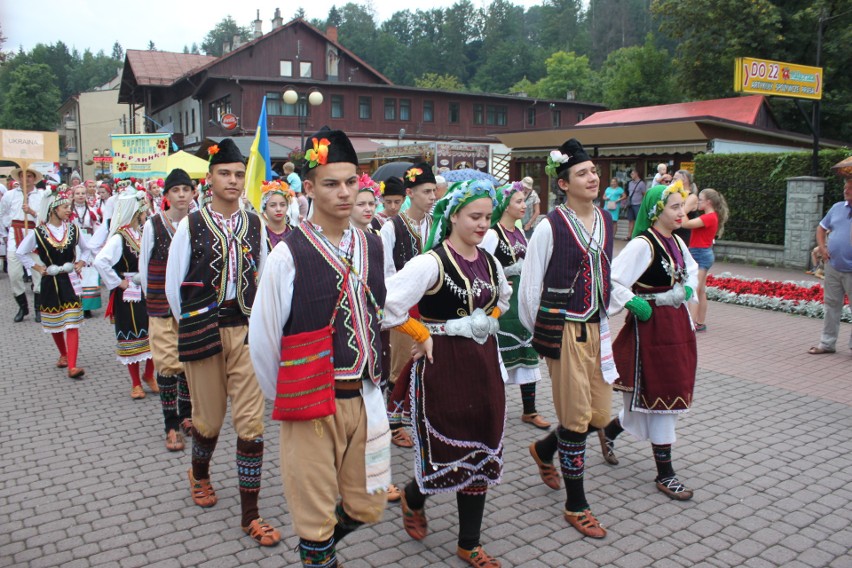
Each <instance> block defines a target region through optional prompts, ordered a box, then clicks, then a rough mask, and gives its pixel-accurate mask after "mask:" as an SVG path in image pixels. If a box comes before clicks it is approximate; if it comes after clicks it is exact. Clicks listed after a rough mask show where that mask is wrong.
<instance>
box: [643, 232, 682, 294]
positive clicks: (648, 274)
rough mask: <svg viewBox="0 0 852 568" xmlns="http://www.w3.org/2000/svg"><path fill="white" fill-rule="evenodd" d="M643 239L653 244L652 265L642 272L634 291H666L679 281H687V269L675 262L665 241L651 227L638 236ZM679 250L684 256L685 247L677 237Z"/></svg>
mask: <svg viewBox="0 0 852 568" xmlns="http://www.w3.org/2000/svg"><path fill="white" fill-rule="evenodd" d="M636 238H637V239H643V240H645V241H647V242H648V243H649V244H650V245H651V254H652V255H653V258H652V260H651V265H650V266H649V267H648V268H647V269H646V270H645V272H643V273H642V276H640V277H639V279H638V280H637V281H636V283H635V284H634V285H633V291H634V293H636V294H642V293H648V292H649V291H650V289H653V293H657V292H664V291H666V290H670V289H671V288H673V287H674V285H675V284H676V283H677V282H685V280H686V271H685V269H683V268H682V267H681V269H680V270H678V267H677V266H676V264H675V259H674V258H672V255H671V254H669V251H668V249H667V248H666V245H665V243H664V242H663V241H662V240H661V238H660V236H659V235H657V234H656V233H655V232H654V231H652V230H651V229H648V230H647V231H645V232H643V233H642V234H641V235H639V236H637V237H636ZM675 243H676V244H677V247H678V250H680V254H681V258H683V247H681V246H680V243H679V242H678V241H677V240H676V239H675Z"/></svg>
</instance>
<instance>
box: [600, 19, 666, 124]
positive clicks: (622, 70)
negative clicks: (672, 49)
mask: <svg viewBox="0 0 852 568" xmlns="http://www.w3.org/2000/svg"><path fill="white" fill-rule="evenodd" d="M600 79H601V87H602V93H603V100H602V101H601V102H603V104H605V105H606V106H608V107H609V108H611V109H617V108H631V107H640V106H650V105H658V104H668V103H674V102H680V101H681V100H682V99H681V93H680V92H679V91H678V90H677V83H676V82H675V78H674V75H673V74H672V71H671V57H670V56H669V54H668V52H667V51H665V50H661V49H657V48H656V47H655V46H654V40H653V37H652V36H651V34H648V37H647V38H646V40H645V45H644V46H642V47H638V46H633V47H622V48H621V49H617V50H615V51H613V52H611V53H610V54H609V56H608V57H607V58H606V61H605V62H604V64H603V67H602V68H601V72H600Z"/></svg>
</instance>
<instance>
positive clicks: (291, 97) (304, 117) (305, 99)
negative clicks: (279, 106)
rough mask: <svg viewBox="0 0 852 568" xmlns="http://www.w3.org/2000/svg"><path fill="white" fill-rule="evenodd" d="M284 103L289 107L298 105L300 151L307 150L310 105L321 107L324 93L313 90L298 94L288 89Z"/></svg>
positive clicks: (285, 92) (290, 88) (284, 96)
mask: <svg viewBox="0 0 852 568" xmlns="http://www.w3.org/2000/svg"><path fill="white" fill-rule="evenodd" d="M283 99H284V102H285V103H287V104H288V105H296V116H298V117H299V151H300V152H301V151H302V150H303V149H304V148H305V126H307V124H308V104H310V105H311V106H319V105H321V104H322V101H323V96H322V93H321V92H319V91H318V90H316V89H311V90H310V91H308V92H307V93H298V92H296V90H295V89H294V88H293V87H287V90H285V91H284V95H283Z"/></svg>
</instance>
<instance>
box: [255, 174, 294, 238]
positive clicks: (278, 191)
mask: <svg viewBox="0 0 852 568" xmlns="http://www.w3.org/2000/svg"><path fill="white" fill-rule="evenodd" d="M260 192H261V193H260V210H261V213H263V219H264V221H265V223H266V247H267V251H272V249H274V248H275V246H276V245H277V244H278V243H280V242H281V241H283V240H284V237H285V236H286V235H287V233H288V232H290V225H289V224H288V215H287V212H288V210H289V209H290V205H291V204H292V202H293V200H294V199H295V198H296V194H295V193H293V190H291V189H290V186H289V185H287V182H283V181H281V180H273V181H264V182H263V183H262V184H261V186H260ZM296 224H297V225H298V223H296Z"/></svg>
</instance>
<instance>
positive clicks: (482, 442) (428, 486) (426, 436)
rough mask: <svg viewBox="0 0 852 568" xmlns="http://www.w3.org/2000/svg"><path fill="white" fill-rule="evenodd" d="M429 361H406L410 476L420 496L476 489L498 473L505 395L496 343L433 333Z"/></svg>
mask: <svg viewBox="0 0 852 568" xmlns="http://www.w3.org/2000/svg"><path fill="white" fill-rule="evenodd" d="M432 340H433V342H434V346H433V351H432V352H433V357H434V360H435V362H434V363H426V362H425V361H426V360H425V358H422V359H420V360H419V361H417V362H416V363H410V364H409V365H408V366H407V368H406V371H409V372H410V373H411V378H412V380H411V387H410V389H409V397H410V399H411V412H412V423H413V430H414V455H415V476H416V479H417V484H418V485H419V486H420V490H421V491H423V493H425V494H433V493H448V492H456V491H460V490H466V491H468V492H469V491H477V490H478V491H481V490H484V489H485V487H488V486H491V485H496V484H498V483H499V482H500V479H501V477H502V474H503V429H504V427H505V422H506V395H505V391H504V389H503V382H502V379H501V376H500V362H499V359H498V357H497V341H496V340H495V339H494V338H493V337H491V338H489V339H488V340H487V341H486V342H485V344H483V345H479V344H478V343H476V342H475V341H473V340H472V339H467V338H465V337H450V336H433V337H432Z"/></svg>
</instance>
